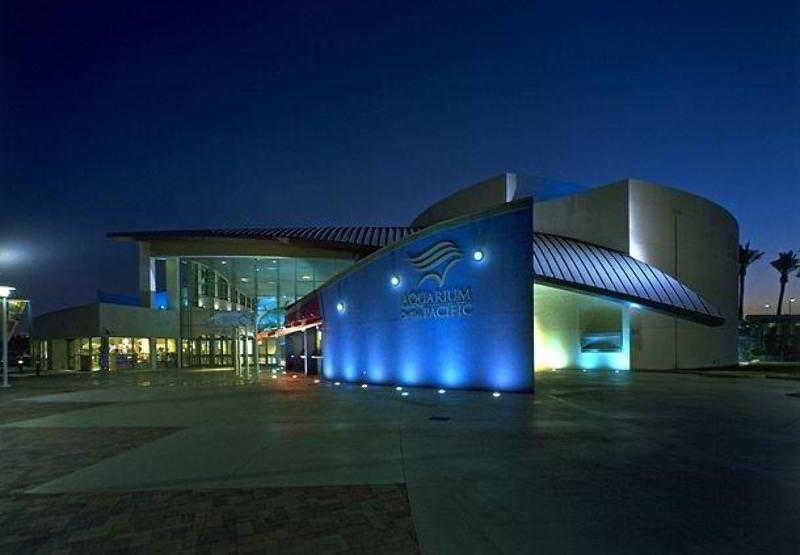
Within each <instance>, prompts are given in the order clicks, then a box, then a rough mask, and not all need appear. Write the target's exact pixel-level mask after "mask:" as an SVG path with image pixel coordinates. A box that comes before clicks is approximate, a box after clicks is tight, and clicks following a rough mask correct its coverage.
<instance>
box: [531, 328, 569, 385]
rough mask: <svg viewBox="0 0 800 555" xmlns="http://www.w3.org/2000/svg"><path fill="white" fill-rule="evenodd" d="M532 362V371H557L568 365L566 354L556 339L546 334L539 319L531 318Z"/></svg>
mask: <svg viewBox="0 0 800 555" xmlns="http://www.w3.org/2000/svg"><path fill="white" fill-rule="evenodd" d="M533 360H534V369H535V370H536V371H537V372H538V371H541V370H558V369H559V368H565V367H566V366H567V365H568V364H569V359H568V358H567V353H566V352H565V351H564V347H563V345H561V342H560V341H559V340H558V338H556V337H554V336H552V335H548V334H546V333H545V332H544V331H543V330H542V326H541V325H540V324H539V319H538V318H537V317H536V316H534V317H533Z"/></svg>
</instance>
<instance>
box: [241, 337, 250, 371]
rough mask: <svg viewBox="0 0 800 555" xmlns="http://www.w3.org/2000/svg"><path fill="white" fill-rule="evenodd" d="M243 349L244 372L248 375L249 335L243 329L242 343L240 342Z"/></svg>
mask: <svg viewBox="0 0 800 555" xmlns="http://www.w3.org/2000/svg"><path fill="white" fill-rule="evenodd" d="M242 344H243V346H244V348H243V349H242V350H243V351H244V371H245V372H247V373H248V374H249V373H250V354H249V351H250V335H249V334H248V333H247V328H245V329H244V341H243V342H242Z"/></svg>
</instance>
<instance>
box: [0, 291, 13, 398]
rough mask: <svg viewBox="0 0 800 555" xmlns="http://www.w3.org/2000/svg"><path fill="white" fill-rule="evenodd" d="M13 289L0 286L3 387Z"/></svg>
mask: <svg viewBox="0 0 800 555" xmlns="http://www.w3.org/2000/svg"><path fill="white" fill-rule="evenodd" d="M14 289H15V288H14V287H9V286H7V285H0V298H2V299H3V385H2V387H9V385H8V297H10V296H11V292H12V291H14Z"/></svg>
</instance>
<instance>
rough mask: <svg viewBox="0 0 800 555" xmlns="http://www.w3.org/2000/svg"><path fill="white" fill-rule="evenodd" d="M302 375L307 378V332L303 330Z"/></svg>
mask: <svg viewBox="0 0 800 555" xmlns="http://www.w3.org/2000/svg"><path fill="white" fill-rule="evenodd" d="M303 373H304V374H305V375H306V376H308V330H307V329H304V330H303Z"/></svg>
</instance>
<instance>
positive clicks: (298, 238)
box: [109, 226, 724, 326]
mask: <svg viewBox="0 0 800 555" xmlns="http://www.w3.org/2000/svg"><path fill="white" fill-rule="evenodd" d="M416 231H418V228H416V227H369V226H358V227H274V228H261V229H252V228H248V229H202V230H183V231H136V232H119V233H110V234H109V237H113V238H116V239H123V240H125V239H127V240H135V241H152V240H158V239H176V238H179V239H186V238H188V239H192V238H194V239H202V238H214V239H220V238H222V239H255V240H277V241H292V242H300V243H304V244H309V245H318V246H337V247H340V248H346V249H354V250H359V251H363V252H374V251H376V250H379V249H381V248H383V247H386V246H388V245H390V244H392V243H395V242H396V241H400V240H402V239H405V238H406V237H408V236H410V235H411V234H413V233H415V232H416ZM533 235H534V237H533V279H534V281H536V282H539V283H543V284H549V285H553V286H556V287H563V288H566V289H573V290H578V291H582V292H585V293H590V294H595V295H600V296H605V297H609V298H613V299H617V300H623V301H627V302H631V303H636V304H640V305H642V306H646V307H649V308H652V309H655V310H659V311H662V312H667V313H670V314H673V315H675V316H679V317H681V318H684V319H687V320H691V321H695V322H699V323H702V324H706V325H712V326H718V325H722V323H723V322H724V319H723V318H722V316H721V314H720V312H719V310H718V309H717V308H716V307H714V306H713V305H712V304H711V303H709V302H708V301H706V300H705V299H704V298H703V297H702V296H700V295H699V294H697V293H696V292H694V291H693V290H692V289H691V288H689V287H688V286H686V285H685V284H683V283H681V282H680V281H678V280H677V279H675V278H674V277H672V276H670V275H669V274H667V273H665V272H663V271H661V270H659V269H658V268H655V267H653V266H651V265H649V264H646V263H644V262H642V261H640V260H636V259H635V258H632V257H631V256H628V255H627V254H625V253H622V252H620V251H616V250H613V249H609V248H606V247H601V246H598V245H594V244H591V243H587V242H585V241H579V240H577V239H572V238H568V237H563V236H559V235H551V234H547V233H541V232H536V233H534V234H533Z"/></svg>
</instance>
